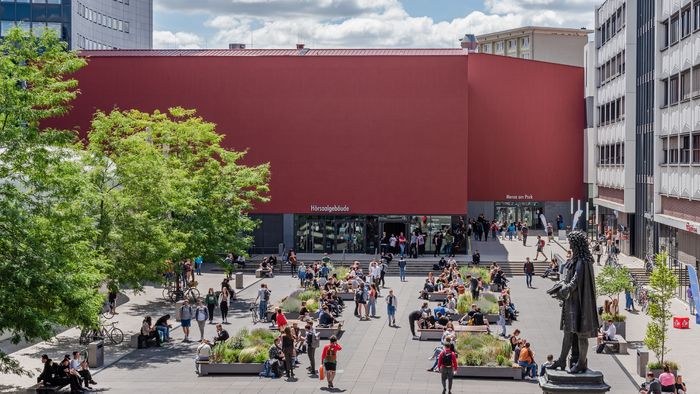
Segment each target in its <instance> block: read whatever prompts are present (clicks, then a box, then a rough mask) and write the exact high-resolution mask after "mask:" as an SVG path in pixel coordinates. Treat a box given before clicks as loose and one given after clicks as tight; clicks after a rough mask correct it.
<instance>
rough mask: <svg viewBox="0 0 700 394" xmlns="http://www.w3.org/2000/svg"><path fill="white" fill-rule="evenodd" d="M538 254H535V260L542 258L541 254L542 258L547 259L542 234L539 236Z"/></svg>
mask: <svg viewBox="0 0 700 394" xmlns="http://www.w3.org/2000/svg"><path fill="white" fill-rule="evenodd" d="M536 246H537V254H536V255H535V261H537V259H539V258H540V255H542V258H543V259H544V260H545V261H547V256H546V255H545V254H544V239H542V237H541V236H539V235H538V236H537V245H536Z"/></svg>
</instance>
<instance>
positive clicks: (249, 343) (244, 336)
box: [200, 329, 279, 376]
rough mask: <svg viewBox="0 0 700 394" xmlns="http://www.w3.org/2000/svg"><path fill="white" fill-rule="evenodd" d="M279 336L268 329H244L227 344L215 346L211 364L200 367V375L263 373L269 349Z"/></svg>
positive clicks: (226, 342) (228, 340)
mask: <svg viewBox="0 0 700 394" xmlns="http://www.w3.org/2000/svg"><path fill="white" fill-rule="evenodd" d="M277 335H279V334H278V333H276V332H272V331H269V330H266V329H255V330H252V331H248V330H246V329H242V330H241V331H239V332H238V333H237V334H236V335H235V336H233V337H231V338H229V339H227V340H226V341H225V342H222V343H218V344H216V345H214V347H213V348H212V351H211V357H210V359H209V363H206V364H201V365H200V375H202V376H204V375H209V374H257V373H260V372H262V369H263V364H264V363H265V361H267V358H268V349H269V348H270V346H271V345H272V344H273V343H274V341H275V338H276V337H277Z"/></svg>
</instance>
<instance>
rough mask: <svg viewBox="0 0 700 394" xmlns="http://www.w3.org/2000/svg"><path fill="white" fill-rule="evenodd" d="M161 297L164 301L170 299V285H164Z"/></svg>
mask: <svg viewBox="0 0 700 394" xmlns="http://www.w3.org/2000/svg"><path fill="white" fill-rule="evenodd" d="M163 299H164V300H166V301H169V300H170V287H169V286H168V287H166V288H164V289H163Z"/></svg>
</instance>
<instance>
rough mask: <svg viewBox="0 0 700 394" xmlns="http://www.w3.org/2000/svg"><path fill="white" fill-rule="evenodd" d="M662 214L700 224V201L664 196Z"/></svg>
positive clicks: (662, 198)
mask: <svg viewBox="0 0 700 394" xmlns="http://www.w3.org/2000/svg"><path fill="white" fill-rule="evenodd" d="M661 212H662V213H663V214H664V215H668V216H673V217H676V218H679V219H682V220H688V221H692V222H700V201H691V200H685V199H681V198H673V197H663V196H662V197H661Z"/></svg>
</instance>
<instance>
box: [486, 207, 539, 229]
mask: <svg viewBox="0 0 700 394" xmlns="http://www.w3.org/2000/svg"><path fill="white" fill-rule="evenodd" d="M494 205H495V210H496V212H495V216H494V217H495V218H496V220H497V221H499V222H501V223H518V222H520V223H523V224H526V225H527V226H528V227H529V228H531V229H544V223H542V219H541V217H540V214H544V203H542V202H536V201H496V202H495V204H494Z"/></svg>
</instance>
